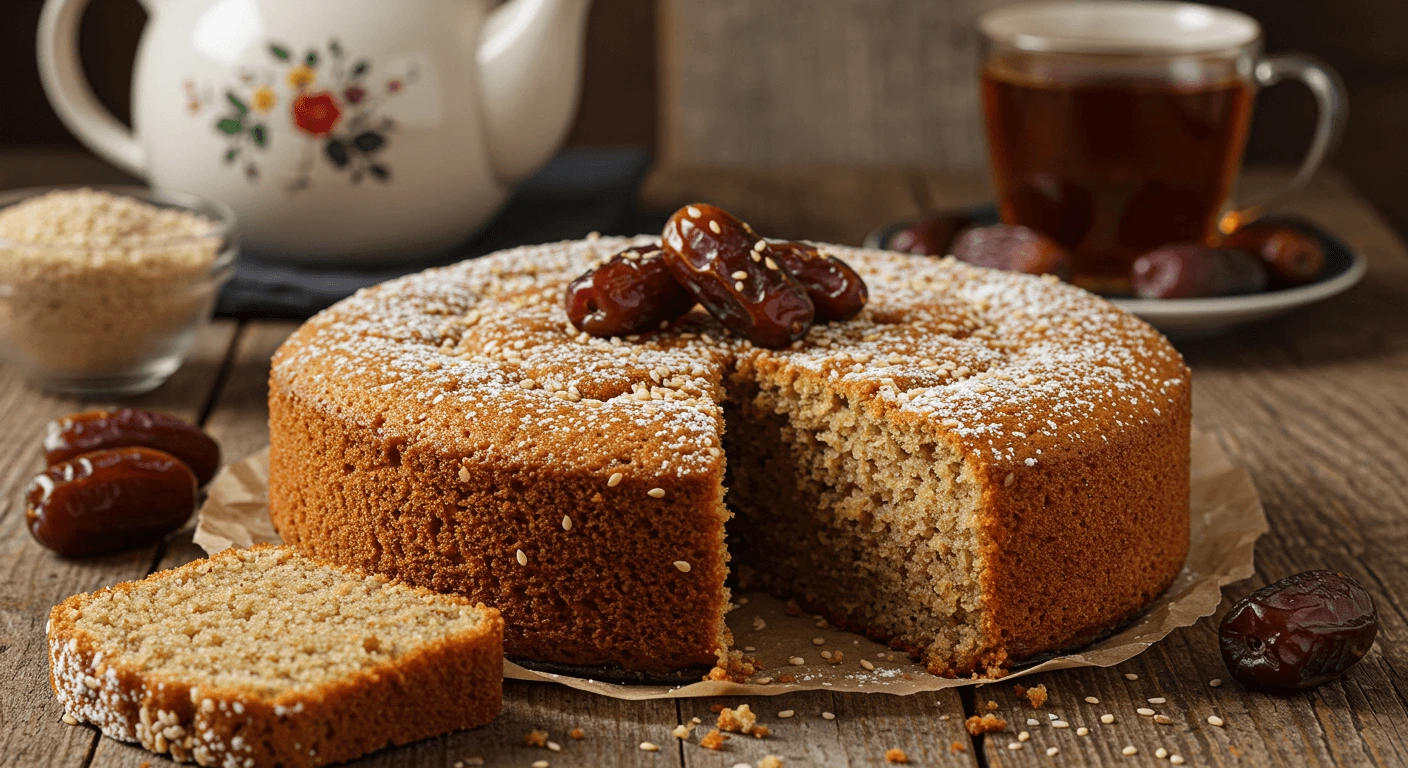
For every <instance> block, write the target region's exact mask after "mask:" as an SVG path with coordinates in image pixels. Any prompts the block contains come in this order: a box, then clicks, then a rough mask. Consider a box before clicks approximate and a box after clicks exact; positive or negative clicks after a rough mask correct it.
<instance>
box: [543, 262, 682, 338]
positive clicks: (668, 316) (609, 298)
mask: <svg viewBox="0 0 1408 768" xmlns="http://www.w3.org/2000/svg"><path fill="white" fill-rule="evenodd" d="M693 306H694V297H692V296H691V295H690V294H689V291H686V290H685V289H684V288H682V287H681V286H680V284H679V283H677V282H675V278H674V275H672V274H670V269H669V267H667V266H665V258H664V251H662V250H661V249H660V247H659V246H655V245H637V246H634V247H631V248H627V249H626V250H624V251H621V252H620V253H618V254H616V255H615V256H612V257H611V258H610V259H608V260H607V261H606V263H605V264H602V265H601V266H599V267H597V268H596V269H593V270H592V271H590V272H587V273H586V274H584V275H582V276H581V277H579V278H577V279H576V280H573V281H572V282H571V283H570V284H569V285H568V286H567V318H568V319H569V320H571V321H572V325H574V326H576V327H577V329H578V330H582V331H586V332H587V333H590V334H591V335H593V336H629V335H630V334H633V333H641V332H642V331H650V330H655V329H656V328H659V327H660V324H661V323H665V322H669V321H670V320H674V319H675V318H677V317H679V316H680V315H683V314H684V313H686V312H688V311H689V310H690V308H692V307H693Z"/></svg>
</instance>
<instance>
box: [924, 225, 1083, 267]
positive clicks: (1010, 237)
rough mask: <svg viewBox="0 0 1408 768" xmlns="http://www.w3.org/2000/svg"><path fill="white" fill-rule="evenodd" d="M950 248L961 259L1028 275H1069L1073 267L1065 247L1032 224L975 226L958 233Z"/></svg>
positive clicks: (977, 264)
mask: <svg viewBox="0 0 1408 768" xmlns="http://www.w3.org/2000/svg"><path fill="white" fill-rule="evenodd" d="M951 250H952V251H953V256H954V258H956V259H958V260H959V261H964V262H967V263H969V264H973V265H976V266H979V267H988V268H989V269H1004V270H1007V271H1009V272H1025V273H1027V274H1029V275H1066V274H1069V273H1070V270H1071V257H1070V254H1068V253H1066V249H1065V248H1062V247H1061V246H1060V244H1059V243H1057V242H1056V241H1055V240H1052V239H1051V238H1049V237H1047V236H1046V235H1043V234H1041V233H1040V232H1037V231H1036V230H1034V229H1032V228H1030V227H1023V226H1015V225H1010V224H996V225H993V226H991V227H974V228H972V229H969V230H967V231H965V232H964V233H963V234H961V235H959V236H958V237H957V239H955V240H954V241H953V248H952V249H951Z"/></svg>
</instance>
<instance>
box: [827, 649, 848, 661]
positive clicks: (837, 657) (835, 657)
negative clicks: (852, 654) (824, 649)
mask: <svg viewBox="0 0 1408 768" xmlns="http://www.w3.org/2000/svg"><path fill="white" fill-rule="evenodd" d="M845 658H846V656H845V654H844V653H842V652H840V651H831V655H830V656H829V657H827V659H826V660H827V661H829V662H831V663H832V664H840V663H841V662H842V661H844V660H845Z"/></svg>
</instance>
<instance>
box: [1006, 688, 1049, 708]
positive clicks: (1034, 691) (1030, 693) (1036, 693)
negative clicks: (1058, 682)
mask: <svg viewBox="0 0 1408 768" xmlns="http://www.w3.org/2000/svg"><path fill="white" fill-rule="evenodd" d="M1012 689H1013V690H1014V691H1016V692H1017V698H1019V699H1026V700H1027V702H1028V703H1029V704H1031V705H1032V709H1041V707H1042V706H1043V705H1045V704H1046V685H1045V684H1044V683H1043V684H1042V685H1035V686H1032V687H1031V688H1027V687H1026V686H1023V685H1014V686H1012Z"/></svg>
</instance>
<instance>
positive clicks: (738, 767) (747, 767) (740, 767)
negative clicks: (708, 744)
mask: <svg viewBox="0 0 1408 768" xmlns="http://www.w3.org/2000/svg"><path fill="white" fill-rule="evenodd" d="M733 768H753V766H752V764H750V763H734V764H733Z"/></svg>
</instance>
